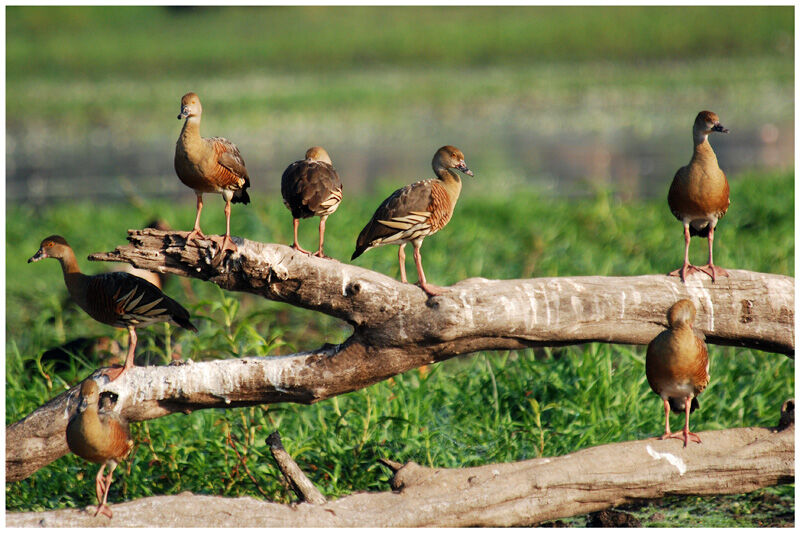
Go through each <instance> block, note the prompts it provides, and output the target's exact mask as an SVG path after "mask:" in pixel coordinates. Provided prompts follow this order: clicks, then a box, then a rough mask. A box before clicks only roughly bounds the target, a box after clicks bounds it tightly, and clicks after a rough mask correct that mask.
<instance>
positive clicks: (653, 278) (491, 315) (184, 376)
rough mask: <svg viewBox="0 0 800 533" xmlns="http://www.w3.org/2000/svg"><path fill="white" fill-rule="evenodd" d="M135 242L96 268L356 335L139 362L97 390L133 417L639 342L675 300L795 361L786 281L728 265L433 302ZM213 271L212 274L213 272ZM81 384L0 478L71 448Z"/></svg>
mask: <svg viewBox="0 0 800 533" xmlns="http://www.w3.org/2000/svg"><path fill="white" fill-rule="evenodd" d="M129 233H130V235H129V240H130V241H131V243H132V244H131V245H127V246H122V247H119V248H117V250H116V251H114V252H110V253H105V254H95V255H93V256H91V259H96V260H109V261H112V260H113V261H128V262H130V263H131V264H133V265H134V266H136V267H138V268H144V269H149V270H154V271H158V272H171V273H175V274H180V275H184V276H194V277H198V278H200V279H204V280H208V281H211V282H214V283H216V284H218V285H219V286H220V287H222V288H225V289H228V290H234V291H246V292H252V293H254V294H259V295H261V296H264V297H266V298H269V299H272V300H277V301H283V302H287V303H290V304H292V305H297V306H300V307H305V308H308V309H314V310H317V311H321V312H324V313H327V314H329V315H332V316H335V317H338V318H341V319H342V320H345V321H347V322H348V323H349V324H351V325H352V326H353V329H354V331H353V334H352V336H351V337H350V338H349V339H347V340H346V341H345V342H344V343H342V344H339V345H326V346H323V347H322V348H319V349H317V350H313V351H310V352H302V353H298V354H293V355H287V356H280V357H243V358H239V359H230V360H224V361H208V362H200V363H193V364H187V365H183V366H166V367H136V368H133V369H131V371H129V372H126V373H125V374H124V375H123V377H121V378H120V379H118V380H116V381H115V382H113V383H110V384H107V385H105V386H104V387H103V389H104V390H108V391H111V392H114V393H116V394H118V395H119V399H118V402H117V404H116V407H115V409H116V410H119V411H121V412H122V413H123V415H124V416H125V417H127V418H128V419H129V420H130V421H132V422H136V421H141V420H148V419H152V418H157V417H160V416H165V415H168V414H170V413H174V412H183V413H189V412H191V411H193V410H196V409H204V408H209V407H223V408H224V407H242V406H247V405H253V404H264V403H278V402H298V403H314V402H317V401H320V400H324V399H326V398H330V397H333V396H336V395H339V394H343V393H346V392H351V391H353V390H358V389H361V388H363V387H366V386H369V385H371V384H373V383H376V382H379V381H382V380H384V379H387V378H389V377H391V376H394V375H396V374H400V373H402V372H406V371H408V370H411V369H413V368H417V367H419V366H421V365H424V364H428V363H433V362H437V361H443V360H445V359H449V358H451V357H454V356H457V355H461V354H465V353H469V352H474V351H478V350H496V349H519V348H527V347H533V346H558V345H566V344H578V343H585V342H593V341H599V342H614V343H630V344H645V343H647V342H649V341H650V340H651V339H652V338H653V337H654V336H655V335H656V334H657V333H658V332H659V331H661V330H662V329H663V328H664V327H665V326H666V317H665V313H666V310H667V309H668V308H669V307H670V306H671V305H672V304H673V303H674V302H675V301H677V300H678V299H680V298H691V299H692V300H693V301H694V302H695V303H696V305H697V308H698V314H697V320H696V327H697V328H698V329H699V330H701V331H702V332H703V333H705V335H706V338H707V340H708V341H709V342H713V343H718V344H730V345H738V346H749V347H753V348H759V349H764V350H771V351H776V352H781V353H785V354H788V355H793V354H794V336H793V333H794V278H791V277H788V276H778V275H773V274H760V273H755V272H748V271H741V270H729V272H730V277H729V278H723V279H721V280H719V281H717V283H711V281H710V280H707V279H705V278H701V277H698V279H690V280H689V281H687V282H686V283H685V284H684V283H681V282H680V280H678V279H677V278H670V277H667V276H665V275H650V276H636V277H618V278H614V277H600V276H588V277H574V278H540V279H529V280H507V281H494V280H487V279H482V278H472V279H467V280H464V281H461V282H459V283H457V284H455V285H453V286H452V287H449V288H448V290H447V292H446V293H445V294H443V295H440V296H436V297H433V298H428V297H427V296H426V294H425V293H424V292H423V291H422V289H420V288H419V287H417V286H414V285H409V284H404V283H400V282H399V281H397V280H395V279H392V278H389V277H387V276H384V275H382V274H378V273H377V272H373V271H370V270H366V269H363V268H359V267H356V266H352V265H348V264H343V263H340V262H338V261H336V260H333V259H320V258H316V257H310V256H307V255H305V254H302V253H299V252H296V251H295V250H293V249H292V248H290V247H288V246H283V245H279V244H262V243H258V242H252V241H247V240H240V239H237V244H238V247H239V252H238V253H237V254H236V255H235V256H233V257H229V258H226V259H225V261H224V262H222V264H221V265H216V263H218V262H219V261H218V259H219V258H218V257H214V256H213V254H214V252H215V251H216V249H215V248H214V246H213V244H212V243H211V242H210V241H192V243H190V244H189V245H185V242H184V237H185V235H186V234H185V233H174V232H173V233H169V232H164V231H159V230H154V229H145V230H131V231H130V232H129ZM215 265H216V266H215ZM76 396H77V386H76V387H74V388H72V389H70V390H69V391H67V392H65V393H62V394H61V395H59V396H58V397H56V398H54V399H53V400H51V401H50V402H48V403H47V404H45V405H44V406H42V407H40V408H39V409H37V410H36V411H34V412H33V413H31V414H30V415H28V416H27V417H25V418H24V419H22V420H20V421H18V422H16V423H14V424H12V425H10V426H8V428H7V430H6V480H7V481H18V480H20V479H24V478H26V477H28V476H30V475H31V474H32V473H34V472H35V471H36V470H38V469H39V468H42V467H43V466H45V465H47V464H49V463H50V462H52V461H54V460H56V459H58V458H59V457H61V456H62V455H64V454H66V453H67V451H68V450H67V445H66V440H65V436H64V432H65V428H66V424H67V421H68V419H69V416H70V414H71V413H72V411H73V409H74V408H75V404H76V402H75V398H76Z"/></svg>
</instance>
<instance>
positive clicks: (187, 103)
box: [175, 93, 250, 252]
mask: <svg viewBox="0 0 800 533" xmlns="http://www.w3.org/2000/svg"><path fill="white" fill-rule="evenodd" d="M202 114H203V106H202V105H200V97H199V96H197V95H196V94H195V93H186V94H184V95H183V97H182V98H181V112H180V114H179V115H178V119H182V118H185V119H186V121H185V122H184V123H183V129H181V134H180V136H179V137H178V143H177V144H176V146H175V172H176V173H177V174H178V177H179V178H180V180H181V181H182V182H183V184H184V185H186V186H187V187H190V188H192V189H194V192H195V194H196V195H197V218H195V221H194V229H193V230H192V231H191V232H190V233H189V235H187V236H186V242H189V241H190V240H191V239H194V238H196V237H200V238H205V235H203V232H202V231H200V212H201V211H202V210H203V193H206V192H208V193H213V192H216V193H220V194H222V197H223V198H224V199H225V236H224V237H223V239H222V244H221V245H220V252H223V251H224V250H231V251H236V249H237V247H236V244H235V243H234V242H233V241H232V240H231V203H234V204H236V203H243V204H249V203H250V195H249V194H247V188H248V187H250V176H248V175H247V168H245V165H244V159H243V158H242V155H241V154H240V153H239V149H238V148H237V147H236V145H235V144H233V143H232V142H230V141H229V140H228V139H223V138H222V137H211V138H208V139H205V138H203V137H201V136H200V116H201V115H202Z"/></svg>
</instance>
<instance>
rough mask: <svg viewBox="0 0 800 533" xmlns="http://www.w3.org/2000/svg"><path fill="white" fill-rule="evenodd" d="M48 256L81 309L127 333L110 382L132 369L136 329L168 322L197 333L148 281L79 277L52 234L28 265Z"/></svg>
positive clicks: (68, 251) (70, 255) (110, 275)
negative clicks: (122, 354) (124, 349)
mask: <svg viewBox="0 0 800 533" xmlns="http://www.w3.org/2000/svg"><path fill="white" fill-rule="evenodd" d="M47 257H52V258H54V259H57V260H58V261H59V262H60V263H61V270H62V271H63V273H64V282H65V283H66V285H67V290H68V291H69V294H70V296H72V298H73V300H75V302H76V303H77V304H78V306H80V308H81V309H83V310H84V311H86V312H87V313H88V314H89V316H90V317H92V318H94V319H95V320H97V321H98V322H102V323H103V324H109V325H111V326H115V327H118V328H126V329H127V330H128V336H129V342H128V354H127V356H126V358H125V365H124V366H123V367H122V368H110V369H107V370H106V371H105V374H106V375H107V376H108V377H109V379H111V380H112V381H113V380H115V379H117V378H118V377H119V376H121V375H122V373H123V372H125V371H126V370H128V369H130V368H131V367H132V366H133V359H134V351H135V349H136V328H138V327H143V326H149V325H150V324H156V323H158V322H169V323H170V324H172V325H174V326H179V327H182V328H185V329H188V330H190V331H195V332H196V331H197V328H195V327H194V325H193V324H192V323H191V321H190V320H189V312H188V311H187V310H186V309H184V308H183V306H181V304H179V303H178V302H176V301H175V300H173V299H172V298H170V297H169V296H167V295H166V294H164V293H163V292H161V290H160V289H159V288H158V287H156V286H155V285H153V284H152V283H150V282H149V281H146V280H144V279H142V278H139V277H136V276H134V275H132V274H128V273H127V272H106V273H104V274H95V275H94V276H87V275H85V274H82V273H81V271H80V268H79V267H78V261H77V260H76V259H75V253H74V252H73V251H72V248H71V247H70V246H69V244H67V241H66V240H65V239H64V237H61V236H60V235H51V236H50V237H47V238H46V239H44V240H43V241H42V243H41V245H40V246H39V250H38V251H37V252H36V253H35V254H34V255H33V257H31V258H30V259H28V263H33V262H36V261H41V260H42V259H45V258H47Z"/></svg>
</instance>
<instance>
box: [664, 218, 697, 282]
mask: <svg viewBox="0 0 800 533" xmlns="http://www.w3.org/2000/svg"><path fill="white" fill-rule="evenodd" d="M683 236H684V239H685V240H686V248H685V249H684V252H683V266H682V267H681V268H679V269H677V270H673V271H672V272H670V273H669V274H667V275H668V276H680V277H681V281H682V282H684V283H686V276H691V275H692V274H694V273H695V272H700V271H701V269H699V268H697V267H696V266H694V265H691V264H689V240H690V239H691V238H692V236H691V235H690V234H689V223H688V222H684V223H683Z"/></svg>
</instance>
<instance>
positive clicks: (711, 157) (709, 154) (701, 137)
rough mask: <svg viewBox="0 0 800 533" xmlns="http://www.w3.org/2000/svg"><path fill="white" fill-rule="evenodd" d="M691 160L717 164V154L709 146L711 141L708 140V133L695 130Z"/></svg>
mask: <svg viewBox="0 0 800 533" xmlns="http://www.w3.org/2000/svg"><path fill="white" fill-rule="evenodd" d="M692 161H700V162H704V163H713V164H715V165H716V164H717V155H716V154H715V153H714V149H713V148H711V143H709V142H708V134H706V133H700V132H695V134H694V153H693V154H692Z"/></svg>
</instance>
